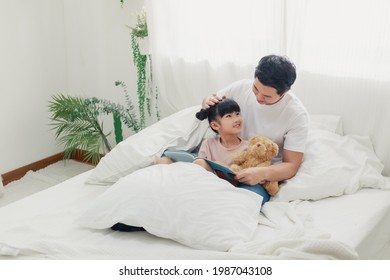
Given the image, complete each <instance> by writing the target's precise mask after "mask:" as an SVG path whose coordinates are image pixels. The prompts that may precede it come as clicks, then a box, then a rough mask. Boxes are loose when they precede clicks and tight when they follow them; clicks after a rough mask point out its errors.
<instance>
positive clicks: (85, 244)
mask: <svg viewBox="0 0 390 280" xmlns="http://www.w3.org/2000/svg"><path fill="white" fill-rule="evenodd" d="M91 172H92V171H87V172H85V173H82V174H80V175H78V176H76V177H74V178H71V179H69V180H67V181H64V182H62V183H60V184H58V185H56V186H54V187H51V188H49V189H47V190H44V191H41V192H39V193H36V194H34V195H31V196H29V197H26V198H24V199H22V200H19V201H16V202H14V203H11V204H9V205H7V206H5V207H2V208H0V224H1V231H0V254H1V256H0V258H1V259H74V260H78V259H96V260H97V259H138V260H146V259H161V260H162V259H166V260H169V259H184V260H185V259H273V258H278V257H275V256H271V255H266V256H265V255H258V254H254V253H253V252H249V251H248V253H245V251H240V252H221V251H215V250H199V249H194V248H190V247H188V246H186V245H183V244H181V243H179V242H176V241H173V240H170V239H165V238H161V237H157V236H154V235H152V234H149V233H148V232H130V233H128V232H127V233H126V232H116V231H113V230H111V229H101V230H96V229H89V230H86V229H81V228H80V227H79V226H78V225H77V224H75V223H74V220H75V219H76V218H77V217H78V216H79V215H80V213H81V212H82V211H83V210H84V208H85V206H86V204H88V203H89V202H91V201H92V200H93V199H95V198H97V197H98V196H99V195H101V194H102V193H104V192H105V191H106V190H107V189H108V188H109V187H108V186H103V185H90V184H85V181H86V179H87V178H88V176H89V175H90V173H91ZM386 184H387V185H388V184H390V181H389V180H387V181H386ZM272 203H275V204H277V202H269V204H270V205H272ZM289 204H294V205H295V206H296V209H297V212H298V213H310V217H311V219H312V220H311V221H312V222H313V221H314V223H315V224H316V226H317V227H318V229H321V230H322V232H325V233H328V234H329V235H331V238H332V239H335V240H338V241H340V242H342V243H345V244H346V245H347V246H350V247H351V248H353V249H354V250H356V252H357V253H358V255H359V258H361V259H380V258H388V257H389V254H388V253H389V250H388V244H389V236H390V215H389V214H390V192H389V191H385V190H378V189H363V190H359V191H358V192H356V193H355V194H351V195H343V196H340V197H330V198H326V199H321V200H318V201H312V202H310V201H295V202H290V203H289ZM261 227H264V225H262V224H259V227H258V228H259V229H261ZM262 232H264V231H262ZM263 238H264V237H263Z"/></svg>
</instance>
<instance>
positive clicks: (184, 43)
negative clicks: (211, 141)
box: [146, 0, 390, 115]
mask: <svg viewBox="0 0 390 280" xmlns="http://www.w3.org/2000/svg"><path fill="white" fill-rule="evenodd" d="M146 9H147V13H148V24H149V32H150V40H151V45H152V59H153V63H154V67H153V71H154V78H155V79H156V82H157V83H158V88H159V93H160V102H161V104H160V108H161V111H162V115H167V114H170V113H172V112H174V111H177V110H178V109H181V108H184V107H188V106H191V105H194V104H199V103H200V102H201V100H202V99H203V97H204V96H205V95H207V94H209V93H211V92H215V91H216V90H218V89H220V88H221V87H224V86H226V85H227V84H228V83H230V82H233V81H235V80H237V79H242V78H252V77H253V72H254V67H255V66H256V64H257V62H258V60H259V59H260V58H261V57H262V56H263V55H267V54H271V53H273V54H282V55H287V56H289V57H290V58H291V59H292V60H293V61H294V63H295V64H296V65H297V68H298V81H299V78H300V75H299V73H300V72H303V73H310V74H316V75H320V76H324V78H325V77H328V76H336V77H338V78H341V82H340V83H341V86H342V85H343V83H344V84H346V85H347V84H348V83H350V80H349V79H350V78H363V79H366V80H370V81H373V80H375V81H379V82H378V83H380V81H383V80H385V81H387V80H390V71H389V65H390V32H388V30H390V20H389V18H388V14H389V12H390V2H388V1H387V0H355V1H352V0H327V1H311V0H296V1H286V0H274V1H270V0H240V1H238V0H212V1H210V0H164V1H160V0H147V1H146ZM344 78H345V80H343V79H344ZM373 86H375V83H374V84H373Z"/></svg>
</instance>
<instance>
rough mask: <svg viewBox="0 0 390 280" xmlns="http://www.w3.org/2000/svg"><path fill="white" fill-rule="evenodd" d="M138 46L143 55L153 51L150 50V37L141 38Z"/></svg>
mask: <svg viewBox="0 0 390 280" xmlns="http://www.w3.org/2000/svg"><path fill="white" fill-rule="evenodd" d="M138 47H139V52H140V53H141V54H142V55H148V54H150V53H151V52H150V44H149V37H144V38H139V39H138Z"/></svg>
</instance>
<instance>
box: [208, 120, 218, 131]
mask: <svg viewBox="0 0 390 280" xmlns="http://www.w3.org/2000/svg"><path fill="white" fill-rule="evenodd" d="M210 127H211V128H212V129H214V130H216V131H218V130H219V123H217V122H216V121H212V122H211V123H210Z"/></svg>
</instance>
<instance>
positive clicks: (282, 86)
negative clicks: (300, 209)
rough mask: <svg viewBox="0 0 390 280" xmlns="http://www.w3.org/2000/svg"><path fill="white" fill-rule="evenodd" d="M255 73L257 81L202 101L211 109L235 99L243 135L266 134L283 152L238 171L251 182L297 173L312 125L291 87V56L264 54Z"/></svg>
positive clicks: (293, 71) (239, 176)
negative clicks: (265, 164)
mask: <svg viewBox="0 0 390 280" xmlns="http://www.w3.org/2000/svg"><path fill="white" fill-rule="evenodd" d="M254 76H255V79H254V80H249V79H248V80H241V81H237V82H235V83H233V84H231V85H229V86H228V87H226V88H224V89H222V90H220V91H219V92H218V93H217V94H215V93H214V94H211V95H209V96H208V97H206V98H205V99H204V100H203V102H202V106H203V108H208V107H210V106H213V105H215V104H216V103H218V102H219V101H220V100H222V99H223V98H226V97H227V98H231V99H233V100H235V101H236V102H237V103H238V104H239V105H240V107H241V109H242V112H241V113H242V117H243V119H244V123H245V127H244V129H243V130H242V135H241V136H242V138H243V139H249V138H250V137H252V136H253V135H264V136H266V137H268V138H270V139H271V140H272V141H274V142H275V143H276V144H278V146H279V155H278V157H277V158H276V160H275V162H274V164H273V165H271V166H269V167H252V168H248V169H246V170H244V171H241V172H238V173H237V176H236V179H237V180H239V181H240V182H242V183H245V184H248V185H255V184H257V183H261V182H263V181H283V180H285V179H289V178H291V177H293V176H295V174H296V173H297V171H298V168H299V166H300V165H301V162H302V158H303V154H304V151H305V144H306V139H307V132H308V126H309V115H308V113H307V110H306V108H305V107H304V105H303V104H302V102H301V101H300V100H299V99H298V97H296V96H295V95H294V94H293V93H292V92H291V90H290V89H291V86H292V85H293V84H294V82H295V79H296V69H295V65H294V64H293V63H292V62H291V61H289V59H288V58H286V57H283V56H278V55H268V56H265V57H263V58H262V59H261V60H260V61H259V63H258V65H257V67H256V69H255V75H254Z"/></svg>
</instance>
